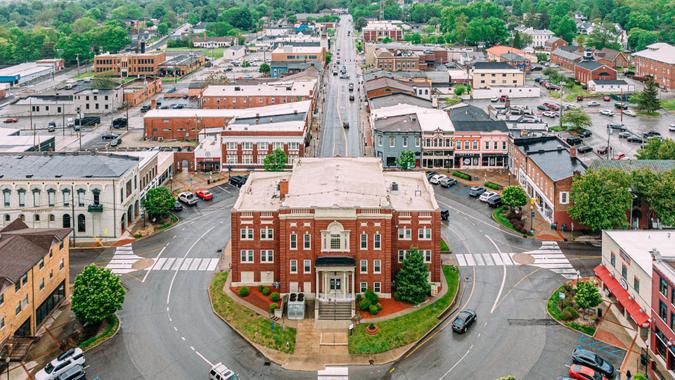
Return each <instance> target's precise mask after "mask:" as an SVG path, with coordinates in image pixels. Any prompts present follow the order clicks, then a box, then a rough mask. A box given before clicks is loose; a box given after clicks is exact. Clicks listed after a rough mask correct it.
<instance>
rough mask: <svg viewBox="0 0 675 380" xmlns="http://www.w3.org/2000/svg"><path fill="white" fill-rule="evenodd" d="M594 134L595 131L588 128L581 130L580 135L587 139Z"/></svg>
mask: <svg viewBox="0 0 675 380" xmlns="http://www.w3.org/2000/svg"><path fill="white" fill-rule="evenodd" d="M592 134H593V133H591V131H589V130H588V129H584V130H583V131H581V132H579V137H581V138H582V139H585V138H587V137H591V135H592Z"/></svg>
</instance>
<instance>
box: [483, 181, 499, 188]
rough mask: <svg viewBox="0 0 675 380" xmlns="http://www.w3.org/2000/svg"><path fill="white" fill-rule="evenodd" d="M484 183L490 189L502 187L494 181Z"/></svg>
mask: <svg viewBox="0 0 675 380" xmlns="http://www.w3.org/2000/svg"><path fill="white" fill-rule="evenodd" d="M484 185H485V187H487V188H488V189H492V190H501V189H502V187H501V186H500V185H497V184H496V183H494V182H485V183H484Z"/></svg>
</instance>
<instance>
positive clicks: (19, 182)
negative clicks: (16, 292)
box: [0, 151, 171, 241]
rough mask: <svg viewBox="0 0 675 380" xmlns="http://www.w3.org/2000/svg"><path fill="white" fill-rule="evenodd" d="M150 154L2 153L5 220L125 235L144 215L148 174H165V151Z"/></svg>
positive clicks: (94, 236)
mask: <svg viewBox="0 0 675 380" xmlns="http://www.w3.org/2000/svg"><path fill="white" fill-rule="evenodd" d="M147 154H148V157H145V158H141V157H132V156H130V155H121V154H113V155H102V154H94V155H91V154H84V153H77V154H72V153H52V154H48V155H47V154H26V153H23V154H22V155H17V154H0V171H1V172H2V174H3V176H2V178H0V192H2V208H3V210H2V211H0V213H2V214H3V215H2V219H1V220H0V223H1V224H2V225H3V226H4V225H7V224H9V223H10V222H11V221H12V220H14V219H16V218H17V217H18V218H21V219H23V220H24V221H25V223H26V224H28V225H29V226H30V227H33V228H43V227H44V228H54V227H64V228H73V237H74V238H75V239H76V240H84V241H97V240H116V239H119V238H120V236H121V235H122V234H123V233H124V231H125V230H127V229H128V228H129V227H130V226H131V225H132V224H133V223H134V222H135V221H137V220H138V219H139V218H140V216H141V194H142V192H143V191H144V190H145V189H144V185H147V184H146V183H145V179H147V178H149V177H150V176H146V174H148V173H151V176H152V180H150V182H149V183H155V184H157V183H158V182H157V181H155V179H156V178H159V177H161V175H160V173H159V171H158V167H157V162H158V160H157V157H158V154H159V152H157V151H151V152H150V153H147ZM169 154H171V153H169ZM165 172H166V170H164V171H162V174H164V173H165ZM153 181H154V182H153Z"/></svg>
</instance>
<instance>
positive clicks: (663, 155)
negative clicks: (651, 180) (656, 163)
mask: <svg viewBox="0 0 675 380" xmlns="http://www.w3.org/2000/svg"><path fill="white" fill-rule="evenodd" d="M636 157H637V159H638V160H675V141H673V140H671V139H649V140H647V143H646V144H644V145H643V146H642V147H641V148H640V150H638V151H637V154H636Z"/></svg>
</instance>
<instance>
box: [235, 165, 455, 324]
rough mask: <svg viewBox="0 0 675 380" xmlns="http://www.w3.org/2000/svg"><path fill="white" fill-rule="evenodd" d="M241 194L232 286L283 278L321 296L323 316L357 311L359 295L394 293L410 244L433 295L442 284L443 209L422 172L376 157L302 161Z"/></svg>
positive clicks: (286, 285) (291, 286)
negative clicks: (388, 167) (340, 309)
mask: <svg viewBox="0 0 675 380" xmlns="http://www.w3.org/2000/svg"><path fill="white" fill-rule="evenodd" d="M328 173H329V174H328ZM326 176H329V177H330V179H327V178H326ZM239 194H240V195H239V199H238V200H237V202H236V203H235V205H234V207H233V209H232V285H233V286H243V285H247V286H255V285H258V284H265V285H272V284H275V283H277V284H278V285H279V286H280V290H281V292H282V293H298V292H301V293H304V294H305V296H306V297H307V298H309V299H315V300H317V302H316V303H315V313H316V317H317V318H319V319H321V317H322V314H323V313H324V312H325V310H327V309H329V308H331V307H333V306H331V305H335V304H340V305H342V306H345V307H347V308H348V310H349V309H351V315H352V316H353V315H354V300H355V296H356V294H358V293H363V292H364V291H365V290H366V289H371V290H373V291H375V293H377V294H379V296H380V297H383V298H388V297H391V296H392V293H393V291H394V289H393V288H392V281H393V280H394V279H395V275H396V273H397V272H398V270H399V269H400V268H401V262H402V261H403V260H404V258H405V255H406V252H407V250H409V249H410V248H412V247H415V248H417V249H418V250H420V251H421V252H422V254H423V257H424V261H425V262H426V263H428V266H429V269H430V275H429V281H430V282H431V283H432V292H434V291H435V290H438V289H439V288H440V286H441V278H442V275H441V262H440V246H439V239H440V227H441V220H440V211H439V207H438V204H437V203H436V200H435V198H434V192H433V189H432V188H431V185H429V184H428V182H427V181H426V178H425V177H424V173H421V172H383V170H382V164H381V162H380V160H379V159H377V158H311V159H310V158H305V159H301V160H299V161H298V162H297V163H296V164H295V165H294V167H293V171H292V172H281V173H271V172H253V173H251V175H250V176H249V179H248V181H247V183H246V184H245V185H244V187H242V189H241V191H240V193H239ZM329 301H330V302H329ZM331 317H332V315H331ZM349 317H350V316H349V315H345V316H344V319H349Z"/></svg>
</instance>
